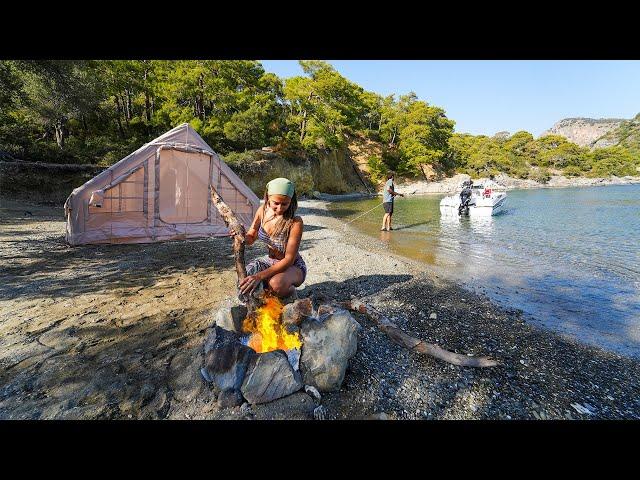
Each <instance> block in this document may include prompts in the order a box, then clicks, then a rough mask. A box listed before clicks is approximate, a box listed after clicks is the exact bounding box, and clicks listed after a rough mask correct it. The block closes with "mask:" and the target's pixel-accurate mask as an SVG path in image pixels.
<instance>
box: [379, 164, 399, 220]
mask: <svg viewBox="0 0 640 480" xmlns="http://www.w3.org/2000/svg"><path fill="white" fill-rule="evenodd" d="M394 176H395V173H394V172H389V173H388V174H387V183H385V184H384V190H383V191H382V206H383V207H384V212H385V213H384V217H382V228H381V229H380V231H381V232H384V231H387V232H388V231H389V230H393V228H391V215H393V199H394V197H395V196H396V195H400V196H401V197H404V195H403V194H402V193H397V192H396V191H395V187H394V186H393V178H394Z"/></svg>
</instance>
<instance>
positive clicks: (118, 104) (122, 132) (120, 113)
mask: <svg viewBox="0 0 640 480" xmlns="http://www.w3.org/2000/svg"><path fill="white" fill-rule="evenodd" d="M113 101H114V102H116V120H117V121H118V131H119V132H120V137H121V138H122V139H123V140H124V129H123V128H122V122H121V121H120V115H122V108H121V107H120V101H119V100H118V96H117V95H114V97H113Z"/></svg>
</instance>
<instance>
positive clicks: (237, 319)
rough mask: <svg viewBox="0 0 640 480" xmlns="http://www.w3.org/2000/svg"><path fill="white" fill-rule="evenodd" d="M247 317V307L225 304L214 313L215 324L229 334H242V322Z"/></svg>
mask: <svg viewBox="0 0 640 480" xmlns="http://www.w3.org/2000/svg"><path fill="white" fill-rule="evenodd" d="M246 317H247V307H246V306H244V305H233V304H231V302H225V303H224V304H223V305H222V306H221V307H220V308H219V309H218V311H217V312H216V313H215V317H214V318H215V324H216V325H217V326H219V327H220V328H224V329H225V330H229V331H231V332H236V333H242V321H243V320H244V319H245V318H246Z"/></svg>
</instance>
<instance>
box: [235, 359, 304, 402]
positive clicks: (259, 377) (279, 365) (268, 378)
mask: <svg viewBox="0 0 640 480" xmlns="http://www.w3.org/2000/svg"><path fill="white" fill-rule="evenodd" d="M302 386H303V384H302V380H301V378H300V373H298V372H296V371H294V370H293V368H292V367H291V365H290V364H289V360H288V359H287V355H286V354H285V353H284V352H283V351H282V350H274V351H272V352H267V353H260V354H257V355H255V356H253V357H252V358H251V362H250V363H249V366H248V368H247V373H246V375H245V378H244V381H243V382H242V387H241V389H240V391H241V392H242V395H243V396H244V398H246V399H247V401H248V402H249V403H254V404H255V403H266V402H271V401H272V400H276V399H278V398H282V397H286V396H287V395H291V394H292V393H294V392H297V391H298V390H300V389H301V388H302Z"/></svg>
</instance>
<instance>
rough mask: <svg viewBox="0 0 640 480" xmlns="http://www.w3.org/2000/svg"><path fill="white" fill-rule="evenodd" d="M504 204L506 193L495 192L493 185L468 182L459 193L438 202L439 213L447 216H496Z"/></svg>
mask: <svg viewBox="0 0 640 480" xmlns="http://www.w3.org/2000/svg"><path fill="white" fill-rule="evenodd" d="M490 183H492V182H490ZM506 202H507V193H506V192H504V191H499V190H496V189H495V187H494V186H493V185H492V186H489V185H485V184H484V183H477V184H474V183H473V182H472V181H471V180H468V181H466V182H464V183H463V184H462V191H461V192H460V193H456V194H455V195H449V196H448V197H444V198H443V199H442V200H441V201H440V212H441V213H443V214H449V215H451V214H456V215H496V214H497V213H500V212H502V211H503V210H504V207H505V203H506Z"/></svg>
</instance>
